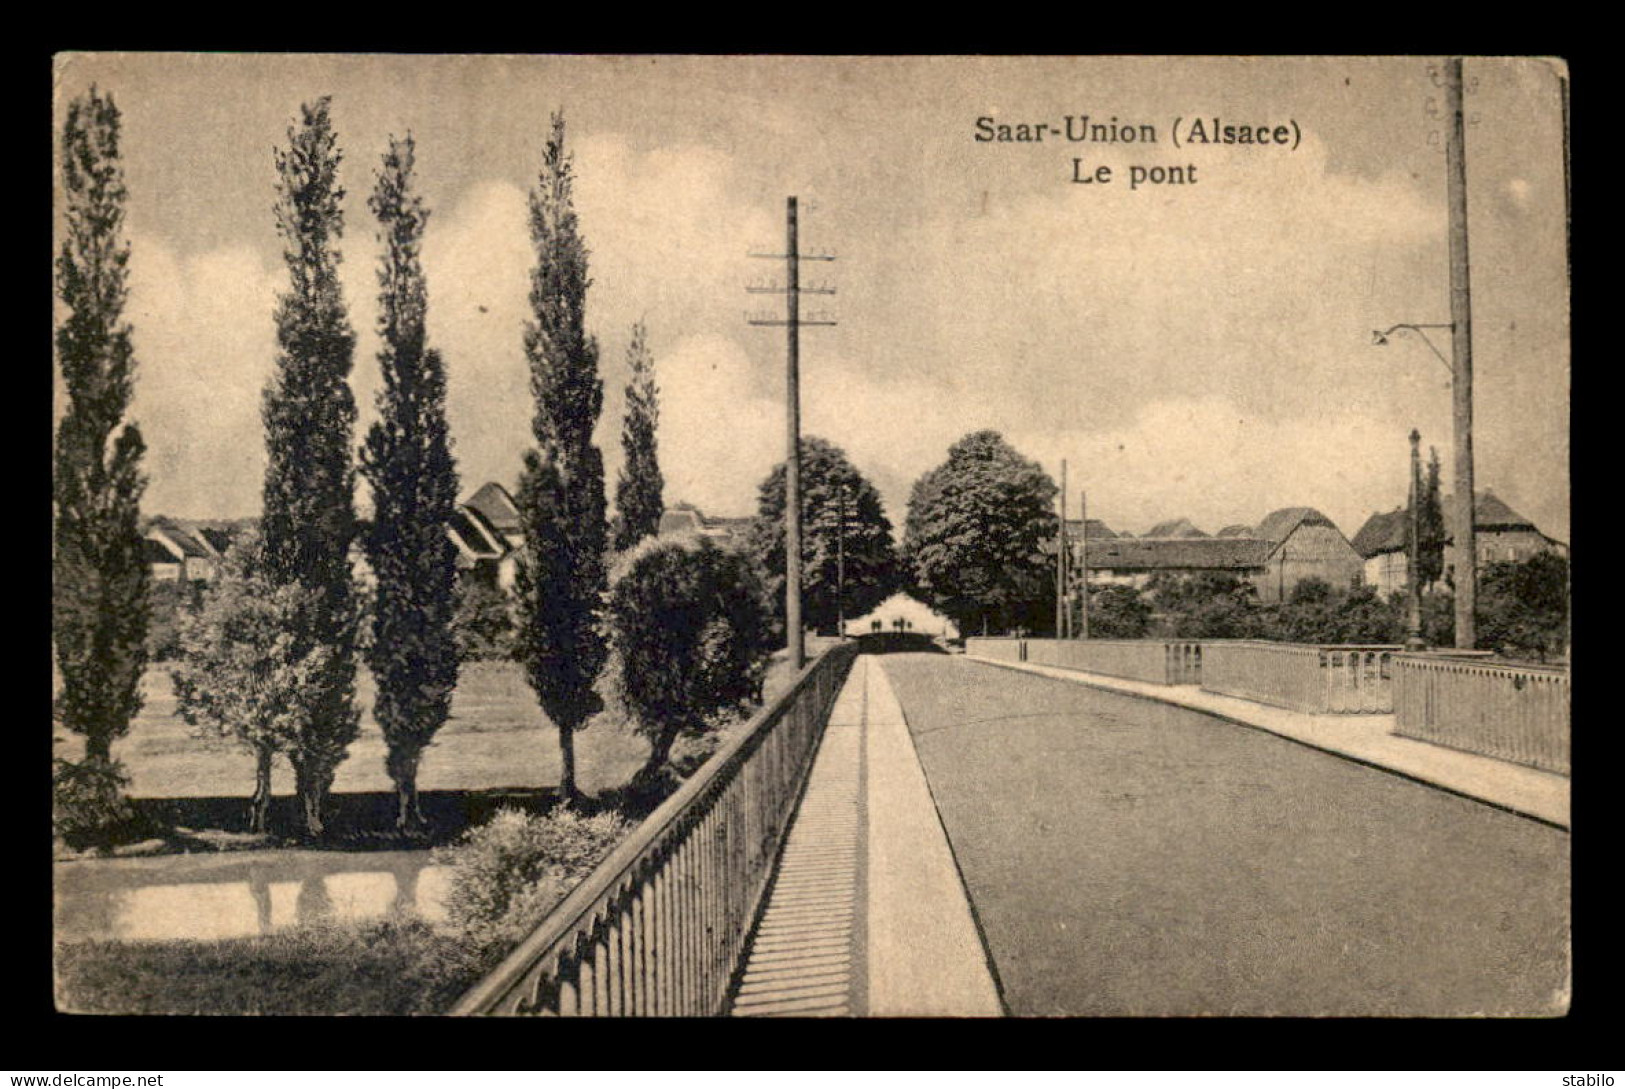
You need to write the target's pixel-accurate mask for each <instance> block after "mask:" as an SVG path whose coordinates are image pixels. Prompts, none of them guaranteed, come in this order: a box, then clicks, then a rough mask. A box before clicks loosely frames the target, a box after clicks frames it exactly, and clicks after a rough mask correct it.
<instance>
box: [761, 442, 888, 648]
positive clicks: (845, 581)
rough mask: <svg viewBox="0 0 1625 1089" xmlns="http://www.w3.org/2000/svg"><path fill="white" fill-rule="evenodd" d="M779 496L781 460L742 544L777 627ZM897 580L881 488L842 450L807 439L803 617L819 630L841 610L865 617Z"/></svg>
mask: <svg viewBox="0 0 1625 1089" xmlns="http://www.w3.org/2000/svg"><path fill="white" fill-rule="evenodd" d="M784 496H785V473H784V463H783V462H780V463H779V464H778V465H775V466H774V467H773V470H772V472H770V473H768V475H767V479H766V480H764V481H762V484H761V486H760V488H759V489H758V490H757V504H756V518H755V520H754V521H753V522H752V523H751V527H750V530H749V532H748V534H747V538H746V541H747V544H746V547H747V548H748V549H749V551H750V553H751V555H752V556H754V557H755V559H756V564H757V567H758V570H759V572H760V574H761V577H762V581H763V584H764V585H765V586H766V588H767V593H768V598H769V600H770V601H771V602H772V603H773V620H774V622H775V623H776V624H777V626H778V627H779V629H780V630H781V631H782V629H783V627H784V604H785V602H784V577H785V576H784V566H785V564H784V510H785V501H784ZM843 535H844V543H843ZM843 549H844V551H845V561H844V578H843V562H842V550H843ZM898 584H899V579H898V571H897V555H896V549H895V547H894V546H893V544H892V525H891V520H890V519H888V518H887V517H886V512H885V509H884V507H883V506H882V505H881V502H880V493H879V492H878V491H877V490H875V486H874V485H873V484H871V483H870V482H869V481H868V480H866V479H865V478H864V477H863V475H862V474H861V473H859V472H858V470H857V469H856V468H855V467H854V466H853V465H852V463H851V462H850V461H849V460H848V459H847V456H846V452H845V451H843V450H842V449H841V448H840V447H838V446H836V445H835V444H834V443H831V442H828V441H826V440H824V439H821V438H817V437H816V436H812V435H808V436H804V437H803V438H802V440H801V618H802V622H803V623H805V624H806V625H807V626H808V627H811V628H814V629H817V630H826V631H828V630H833V629H834V628H835V627H836V622H837V620H838V619H839V617H840V616H841V615H842V613H843V611H844V615H846V616H847V617H849V618H850V617H856V616H862V615H864V614H865V613H868V612H869V611H871V610H872V609H874V608H875V606H877V605H879V604H880V603H881V602H882V601H885V600H886V599H887V598H888V597H890V596H891V595H892V594H893V593H895V592H896V591H897V588H898ZM843 586H844V591H843V589H842V587H843ZM843 593H844V596H843Z"/></svg>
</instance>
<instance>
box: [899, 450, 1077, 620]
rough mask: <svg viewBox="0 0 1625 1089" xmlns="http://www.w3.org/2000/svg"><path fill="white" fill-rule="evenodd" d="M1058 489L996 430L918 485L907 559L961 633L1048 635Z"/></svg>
mask: <svg viewBox="0 0 1625 1089" xmlns="http://www.w3.org/2000/svg"><path fill="white" fill-rule="evenodd" d="M1055 494H1056V487H1055V482H1054V481H1053V480H1051V479H1050V477H1049V474H1048V473H1046V472H1044V470H1043V468H1042V467H1041V466H1040V465H1039V464H1038V463H1037V462H1035V461H1031V460H1029V459H1027V458H1025V457H1023V456H1022V455H1021V454H1020V453H1018V452H1017V451H1016V450H1015V449H1014V448H1012V447H1011V446H1010V445H1009V443H1007V442H1005V441H1004V439H1003V437H1002V436H1000V435H999V433H998V432H996V431H977V432H975V433H973V434H970V435H966V436H965V437H964V438H962V439H960V440H959V441H958V442H956V443H954V444H953V446H951V447H950V448H949V450H948V460H947V461H945V462H944V463H943V464H941V465H939V466H937V467H936V468H935V469H932V470H931V471H929V472H927V473H926V474H925V475H924V476H922V477H921V478H920V479H919V480H918V481H916V482H915V484H914V490H913V493H912V494H911V495H910V497H909V503H908V521H907V524H906V528H905V532H904V536H903V556H904V561H905V563H906V564H907V566H908V569H909V572H910V574H912V576H913V578H914V580H915V583H916V585H917V586H918V588H919V590H920V592H921V593H922V594H923V595H924V596H925V598H926V599H927V600H928V601H929V602H930V603H931V605H932V606H933V607H935V608H936V609H937V610H938V611H940V612H942V613H944V614H946V615H947V616H949V617H951V618H953V620H954V622H955V623H956V624H958V625H959V630H960V631H962V632H964V633H965V634H967V635H972V634H977V633H978V632H980V631H981V630H982V628H983V627H984V625H985V626H986V627H987V629H988V630H989V631H1000V632H1002V631H1008V630H1010V629H1012V628H1015V627H1028V628H1033V627H1036V628H1043V627H1045V626H1046V624H1047V622H1048V621H1047V620H1046V618H1047V617H1049V616H1050V614H1052V612H1053V609H1054V595H1055V570H1054V561H1053V560H1051V559H1050V558H1049V557H1046V556H1045V555H1043V554H1042V553H1041V551H1040V546H1041V544H1042V543H1043V542H1044V541H1046V540H1050V539H1052V538H1054V537H1055V535H1056V528H1057V523H1058V519H1057V517H1056V514H1055V511H1054V502H1055Z"/></svg>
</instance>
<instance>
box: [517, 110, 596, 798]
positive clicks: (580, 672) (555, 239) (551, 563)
mask: <svg viewBox="0 0 1625 1089" xmlns="http://www.w3.org/2000/svg"><path fill="white" fill-rule="evenodd" d="M573 184H574V179H573V168H572V163H571V156H570V155H569V154H568V153H567V152H566V151H565V147H564V115H563V114H558V113H556V114H554V115H553V126H552V132H551V134H550V135H549V137H548V140H547V146H546V149H545V151H544V153H543V163H542V170H541V175H540V177H539V178H538V180H537V184H536V188H535V189H533V190H532V191H531V194H530V237H531V242H532V244H533V245H534V246H535V249H536V267H535V268H534V269H533V270H532V271H531V279H530V305H531V311H532V314H533V318H532V319H531V320H530V321H528V322H526V323H525V358H526V360H527V361H528V362H529V364H530V388H531V394H532V395H533V396H534V398H535V401H536V412H535V416H534V417H533V420H532V424H531V431H532V434H533V436H534V438H535V441H536V446H535V447H534V448H532V449H530V450H527V451H526V452H525V467H524V472H523V474H522V475H521V477H520V482H519V496H518V506H519V518H520V524H521V526H522V527H523V531H524V541H525V543H524V547H523V548H522V549H521V550H520V557H519V567H518V571H517V575H516V580H515V589H516V591H517V599H518V610H517V611H518V621H519V624H518V632H517V634H516V640H515V643H516V647H515V654H516V657H517V658H518V659H519V661H520V662H521V663H522V664H523V665H524V667H525V676H526V679H527V680H528V681H529V682H530V686H531V688H532V689H534V690H535V692H536V698H537V700H538V702H539V703H540V704H541V707H542V711H543V712H544V713H545V714H546V715H547V717H548V718H549V719H550V720H551V721H552V723H553V724H554V726H555V727H556V728H557V729H558V735H559V752H560V756H561V764H562V771H561V775H560V780H559V790H560V792H561V794H562V795H563V797H564V798H565V800H566V802H567V803H574V802H575V801H576V800H577V797H578V794H577V790H576V770H575V733H576V731H577V730H579V729H581V728H582V727H583V726H585V725H586V723H587V721H588V719H590V718H591V717H592V716H593V715H594V714H596V713H597V712H598V711H599V710H601V709H602V708H603V699H602V698H601V697H600V696H599V694H598V692H597V691H596V690H595V688H594V682H595V681H596V680H597V678H598V674H599V672H600V671H601V670H602V669H603V667H604V661H605V659H606V657H607V656H608V641H607V640H606V639H605V637H604V634H603V632H602V631H601V630H600V626H599V617H600V613H601V611H602V609H603V600H604V594H605V592H606V590H607V589H608V574H607V571H606V568H605V562H604V552H605V546H606V544H607V543H608V536H609V534H608V526H607V524H606V522H605V519H604V515H605V511H604V507H605V500H604V462H603V456H602V454H601V453H600V452H599V450H598V447H596V446H594V445H593V441H592V433H593V428H594V427H596V426H597V424H598V415H599V413H600V411H602V409H603V403H604V388H603V382H602V380H600V378H599V377H598V342H597V341H596V340H595V339H594V338H593V337H591V336H589V335H588V334H587V331H586V327H585V311H586V305H587V287H588V285H589V284H590V283H591V281H590V280H589V279H588V277H587V248H586V245H585V244H584V243H583V242H582V240H581V236H580V235H579V234H578V233H577V228H576V213H575V207H574V204H573V197H572V192H571V191H572V188H573Z"/></svg>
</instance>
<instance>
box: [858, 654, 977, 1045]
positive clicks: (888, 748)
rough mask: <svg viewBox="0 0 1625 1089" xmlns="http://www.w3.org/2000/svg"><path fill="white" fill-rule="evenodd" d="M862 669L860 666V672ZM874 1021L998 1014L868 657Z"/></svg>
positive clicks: (912, 766)
mask: <svg viewBox="0 0 1625 1089" xmlns="http://www.w3.org/2000/svg"><path fill="white" fill-rule="evenodd" d="M859 669H861V670H862V672H861V674H860V673H859V671H858V670H859ZM860 677H861V683H863V685H864V708H863V711H864V727H865V734H866V737H865V745H866V749H865V753H864V755H865V760H866V767H865V772H866V775H865V778H866V780H867V782H866V791H865V793H866V796H867V801H868V810H869V827H868V845H869V853H868V881H867V884H868V890H867V893H868V894H867V903H866V908H867V910H866V918H865V923H866V942H865V944H866V945H867V947H868V948H867V961H868V1014H869V1016H871V1017H1000V1016H1002V1015H1003V1013H1004V1003H1003V1001H1002V1000H1001V999H1000V998H999V992H998V988H997V986H996V985H995V983H994V981H993V975H992V972H991V970H990V969H989V967H988V954H987V950H986V949H985V947H984V946H983V944H982V937H981V934H980V933H979V932H978V930H977V927H976V920H975V917H974V916H973V915H972V913H971V906H970V897H969V894H968V893H967V892H966V891H965V886H964V883H963V881H962V880H961V878H960V875H959V865H958V863H956V862H955V861H954V854H953V848H952V847H951V846H950V845H949V843H948V834H947V832H946V831H944V830H943V827H942V819H941V817H939V816H938V814H937V806H936V802H935V801H934V800H933V799H932V797H931V787H930V784H928V783H927V782H926V778H925V769H924V768H922V767H921V766H920V758H919V756H918V755H917V754H916V753H915V751H914V738H913V736H912V735H910V734H909V732H908V724H907V722H906V721H905V720H904V718H903V709H902V706H901V705H900V704H899V703H898V702H897V696H896V694H895V693H894V692H893V691H892V686H891V681H890V680H889V679H887V677H886V670H885V667H884V666H883V665H882V664H881V659H880V658H878V657H876V656H874V655H867V654H866V655H864V656H862V657H860V658H859V659H858V661H857V666H856V667H854V671H853V677H852V680H850V681H848V682H847V683H848V684H849V685H850V684H854V683H858V682H859V679H860Z"/></svg>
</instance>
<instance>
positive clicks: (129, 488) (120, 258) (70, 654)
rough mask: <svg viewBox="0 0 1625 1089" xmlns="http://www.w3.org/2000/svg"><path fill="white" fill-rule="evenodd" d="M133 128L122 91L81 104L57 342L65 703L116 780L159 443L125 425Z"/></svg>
mask: <svg viewBox="0 0 1625 1089" xmlns="http://www.w3.org/2000/svg"><path fill="white" fill-rule="evenodd" d="M119 124H120V119H119V110H118V107H117V106H116V105H115V104H114V102H113V98H112V96H111V95H102V94H100V93H99V92H97V91H96V90H95V89H94V88H92V89H91V91H90V93H89V94H87V95H84V96H82V97H80V98H76V99H74V100H73V102H71V103H70V104H69V106H68V113H67V118H66V120H65V121H64V123H63V126H62V143H61V168H62V182H61V188H60V190H59V192H60V195H61V199H62V204H63V219H62V231H61V244H60V246H59V247H58V249H57V257H56V291H57V297H58V298H59V299H60V300H61V308H60V309H59V311H58V313H59V319H58V322H57V327H56V342H55V343H56V360H57V365H58V366H60V367H61V368H62V378H63V383H64V385H65V387H66V401H67V404H66V410H65V412H64V413H63V416H62V420H61V422H60V423H59V424H58V426H57V429H56V450H55V472H54V475H53V477H52V499H53V501H54V507H55V512H54V513H55V521H54V525H53V530H54V540H53V545H54V547H53V550H52V555H51V590H52V594H51V641H52V646H53V648H54V651H55V656H56V663H57V668H58V670H59V671H60V673H61V677H62V688H61V692H60V694H59V695H58V697H57V699H56V701H55V706H54V708H53V711H54V714H55V716H56V717H57V719H58V720H59V721H61V723H62V724H63V725H64V726H65V727H67V728H68V729H69V730H71V731H73V732H74V733H76V734H80V735H82V736H83V737H84V739H85V762H86V764H87V765H99V766H104V767H105V768H106V769H107V770H108V773H107V774H99V773H96V772H94V771H92V772H87V774H88V775H90V776H91V777H92V778H96V780H97V781H98V782H100V783H103V784H108V783H112V784H114V785H115V787H116V782H117V776H116V774H112V773H111V771H110V765H111V761H112V745H113V742H114V741H115V740H116V739H118V738H120V737H123V736H124V735H125V734H126V733H127V732H129V729H130V722H131V720H132V719H134V717H135V715H136V713H137V712H138V711H140V709H141V674H142V671H143V670H144V669H145V668H146V665H147V660H148V652H147V646H146V639H147V629H148V625H149V623H150V614H151V605H150V602H149V600H148V587H149V583H150V580H151V575H150V572H149V569H148V567H147V561H146V557H145V556H144V555H143V553H142V543H141V530H140V514H141V512H140V504H141V495H142V492H143V491H144V490H145V488H146V477H145V475H144V474H143V473H142V471H141V458H142V455H143V454H144V453H145V451H146V444H145V443H144V442H143V441H142V438H141V432H140V430H139V429H138V428H137V427H136V426H135V425H134V424H129V423H122V421H123V418H124V414H125V412H126V411H127V410H128V408H129V405H130V396H131V393H132V390H133V386H134V381H135V355H134V352H133V350H132V347H131V342H130V334H131V328H130V325H129V323H128V322H126V321H125V320H124V305H125V302H126V300H127V298H128V295H129V286H128V276H129V267H128V266H129V261H130V247H129V243H128V242H127V241H126V240H125V238H124V201H125V197H126V190H125V187H124V168H123V166H122V165H121V163H120V159H119V135H120V131H119ZM121 424H122V426H121ZM115 793H116V790H115Z"/></svg>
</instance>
